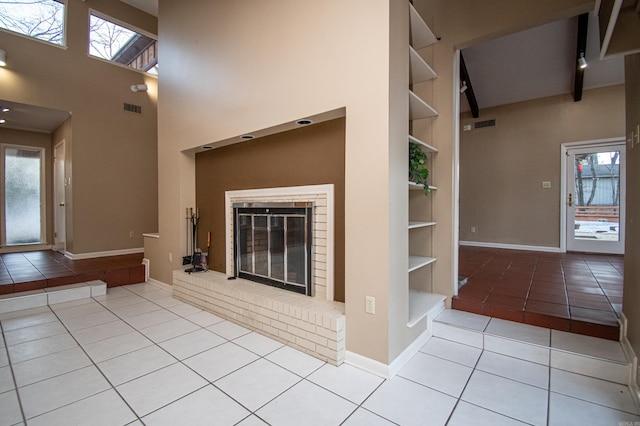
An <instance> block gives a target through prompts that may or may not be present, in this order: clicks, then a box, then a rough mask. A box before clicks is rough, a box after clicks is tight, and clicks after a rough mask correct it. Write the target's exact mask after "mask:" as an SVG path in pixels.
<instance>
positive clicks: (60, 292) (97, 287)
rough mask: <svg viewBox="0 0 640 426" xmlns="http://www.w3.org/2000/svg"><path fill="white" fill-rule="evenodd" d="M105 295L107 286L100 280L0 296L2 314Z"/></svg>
mask: <svg viewBox="0 0 640 426" xmlns="http://www.w3.org/2000/svg"><path fill="white" fill-rule="evenodd" d="M104 294H107V284H106V283H105V282H104V281H99V280H95V281H88V282H84V283H78V284H70V285H63V286H58V287H51V288H44V289H40V290H31V291H23V292H20V293H11V294H5V295H2V296H0V314H4V313H7V312H14V311H19V310H22V309H29V308H36V307H39V306H47V305H55V304H56V303H62V302H69V301H71V300H78V299H86V298H89V297H94V296H101V295H104Z"/></svg>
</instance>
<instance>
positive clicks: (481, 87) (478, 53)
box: [5, 0, 624, 132]
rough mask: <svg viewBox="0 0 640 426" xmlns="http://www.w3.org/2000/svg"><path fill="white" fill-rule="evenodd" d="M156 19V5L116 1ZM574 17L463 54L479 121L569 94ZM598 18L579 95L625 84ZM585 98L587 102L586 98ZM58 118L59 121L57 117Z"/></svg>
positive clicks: (44, 121)
mask: <svg viewBox="0 0 640 426" xmlns="http://www.w3.org/2000/svg"><path fill="white" fill-rule="evenodd" d="M121 1H122V2H124V3H127V4H129V5H131V6H133V7H136V8H138V9H141V10H143V11H145V12H147V13H150V14H152V15H154V16H158V0H121ZM577 27H578V24H577V17H575V18H570V19H563V20H560V21H557V22H553V23H550V24H547V25H543V26H541V27H537V28H533V29H530V30H527V31H523V32H520V33H516V34H513V35H510V36H507V37H503V38H500V39H496V40H493V41H489V42H486V43H483V44H480V45H477V46H473V47H470V48H467V49H464V50H463V55H464V59H465V62H466V65H467V70H468V72H469V75H470V79H471V83H472V86H473V90H474V92H475V95H476V98H477V101H478V105H479V108H480V116H482V109H483V108H489V107H493V106H498V105H506V104H511V103H515V102H521V101H526V100H531V99H536V98H542V97H547V96H554V95H560V94H565V93H570V92H571V91H572V90H573V76H574V72H575V66H574V64H575V60H576V58H575V55H576V43H577ZM598 31H599V29H598V25H597V18H596V17H594V16H593V14H590V16H589V30H588V34H587V53H586V59H587V62H588V63H589V66H588V67H587V69H586V70H585V75H584V89H585V90H588V89H590V88H596V87H604V86H610V85H614V84H621V83H624V58H623V57H617V58H612V59H607V60H604V61H603V60H599V35H598ZM584 96H588V94H585V95H584ZM460 105H461V109H462V111H469V105H468V103H467V99H466V96H464V95H462V96H461V103H460ZM26 108H27V106H26V105H23V106H21V107H20V111H21V113H20V114H16V117H14V118H15V120H17V121H14V122H13V123H14V124H13V125H11V126H9V125H8V124H7V125H5V126H6V127H13V128H20V129H32V130H36V131H46V132H51V131H52V130H53V129H54V128H55V127H56V126H57V125H58V124H59V123H60V122H61V121H64V120H61V121H60V122H57V120H59V117H61V116H64V115H65V114H66V116H68V114H69V113H68V112H66V111H58V112H57V113H53V112H52V111H53V110H47V109H46V108H37V107H36V108H34V109H33V110H32V111H31V112H27V110H26ZM58 114H60V115H58Z"/></svg>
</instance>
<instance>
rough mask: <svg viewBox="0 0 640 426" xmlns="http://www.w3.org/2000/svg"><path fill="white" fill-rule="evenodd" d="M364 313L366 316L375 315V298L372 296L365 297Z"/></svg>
mask: <svg viewBox="0 0 640 426" xmlns="http://www.w3.org/2000/svg"><path fill="white" fill-rule="evenodd" d="M364 311H365V312H366V313H368V314H375V313H376V298H375V297H373V296H366V297H365V308H364Z"/></svg>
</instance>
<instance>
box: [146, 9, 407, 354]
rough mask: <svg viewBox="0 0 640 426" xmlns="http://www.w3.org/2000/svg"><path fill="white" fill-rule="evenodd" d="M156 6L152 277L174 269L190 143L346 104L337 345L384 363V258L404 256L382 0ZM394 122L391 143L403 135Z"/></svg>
mask: <svg viewBox="0 0 640 426" xmlns="http://www.w3.org/2000/svg"><path fill="white" fill-rule="evenodd" d="M393 3H394V4H396V3H398V4H399V3H400V2H393ZM402 6H403V7H404V8H405V9H406V8H407V7H408V6H407V5H405V4H403V5H402ZM363 12H366V13H363ZM159 15H160V22H159V26H160V57H161V58H162V61H163V62H162V79H161V82H162V87H161V90H160V97H161V101H162V108H161V109H160V110H159V212H160V214H159V234H160V238H159V239H155V240H153V239H147V241H146V242H145V244H146V246H145V254H146V256H153V258H152V259H151V275H152V278H154V279H158V280H160V281H163V282H166V283H170V282H171V271H172V270H174V269H178V268H180V267H181V265H180V262H179V261H180V259H179V257H180V255H181V253H183V252H184V251H185V247H184V245H185V242H184V241H185V238H184V232H185V231H184V228H185V227H184V220H183V216H184V209H185V207H190V206H194V205H195V167H194V154H193V153H192V152H191V151H189V150H190V149H192V148H195V147H198V146H201V145H203V144H207V143H213V142H216V141H221V140H226V139H229V138H233V137H237V136H239V135H241V134H244V133H252V132H256V131H260V130H262V129H268V128H271V127H273V126H278V125H280V124H283V123H289V122H292V121H294V120H297V119H299V118H304V117H307V116H312V115H315V114H320V113H324V112H326V111H332V110H336V109H340V108H346V111H347V113H346V126H345V141H346V148H345V163H346V166H345V168H346V176H345V212H346V213H345V263H346V264H347V265H348V267H347V268H346V271H345V282H346V288H345V303H346V310H347V315H348V317H349V326H348V327H347V350H349V351H353V352H356V353H359V354H362V355H364V356H367V357H370V358H373V359H376V360H379V361H381V362H384V363H387V362H389V357H390V355H389V344H388V335H389V330H388V323H389V319H388V318H389V315H391V314H390V312H389V303H388V300H389V292H390V285H389V282H390V265H394V267H395V265H399V266H398V267H399V268H400V269H402V268H403V266H402V262H404V263H405V265H406V263H407V259H406V247H390V242H389V239H390V237H389V233H390V232H389V228H390V226H389V222H390V210H391V209H390V203H389V197H390V192H391V189H390V182H389V173H390V172H389V169H390V160H389V145H390V143H389V138H390V131H391V130H390V126H389V121H390V120H389V115H390V112H389V111H390V107H389V102H390V101H389V84H390V83H389V81H390V78H389V50H390V48H389V30H388V28H389V2H388V0H375V1H370V0H350V1H344V0H327V1H322V2H300V1H298V0H279V1H266V2H238V1H230V0H226V1H217V2H211V1H206V0H197V1H195V0H194V1H192V2H190V4H189V7H184V2H182V1H178V0H167V1H163V2H161V3H160V11H159ZM405 16H406V15H405ZM186 23H188V24H186ZM406 25H407V24H406V23H405V28H404V29H402V30H401V32H400V33H401V34H402V33H404V34H407V29H406ZM406 38H407V39H408V36H407V37H406ZM405 46H406V44H405ZM399 51H401V52H402V53H401V55H403V56H404V57H405V58H408V51H407V49H406V47H403V48H402V49H399ZM404 62H407V60H405V61H404ZM407 76H408V73H407ZM406 78H408V77H406ZM405 87H406V84H405ZM401 96H403V97H405V99H406V96H407V94H406V93H404V94H403V95H401ZM405 102H406V100H405ZM403 121H405V122H406V115H405V119H404V120H403ZM395 132H396V133H395V134H394V140H395V141H401V140H403V139H405V138H406V130H405V131H404V132H403V133H399V132H398V131H397V130H395ZM403 163H404V162H403ZM405 167H406V165H405ZM374 171H375V172H374ZM402 178H403V179H402V182H403V185H402V188H403V189H404V188H405V187H406V174H405V175H404V176H403V177H402ZM396 184H397V185H399V182H396ZM394 192H397V191H394ZM404 209H406V202H405V207H404ZM398 214H399V215H401V216H403V217H404V220H405V221H406V220H407V219H406V217H407V215H406V210H405V214H404V215H402V212H400V213H398ZM362 218H367V220H362ZM398 226H399V227H400V228H401V227H402V226H401V225H398ZM373 230H375V232H373ZM403 232H405V233H406V225H405V226H404V229H403ZM169 259H173V261H169ZM406 269H407V268H406V266H404V270H405V271H406ZM404 275H405V277H404V280H405V283H406V272H405V274H404ZM400 280H402V277H400ZM394 285H399V287H400V288H402V287H403V286H402V282H401V281H400V283H394ZM404 288H405V294H406V284H405V285H404ZM365 295H371V296H374V297H376V301H377V304H376V308H377V313H376V315H370V314H366V313H365V312H364V301H365ZM405 298H406V297H405ZM405 318H406V317H405ZM405 323H406V319H405Z"/></svg>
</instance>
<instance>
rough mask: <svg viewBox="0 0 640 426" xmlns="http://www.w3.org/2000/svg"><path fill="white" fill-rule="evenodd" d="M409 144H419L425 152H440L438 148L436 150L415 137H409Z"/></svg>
mask: <svg viewBox="0 0 640 426" xmlns="http://www.w3.org/2000/svg"><path fill="white" fill-rule="evenodd" d="M409 142H414V143H417V144H418V145H420V146H421V147H422V150H423V151H424V152H438V148H436V147H435V146H431V145H429V144H428V143H426V142H422V141H421V140H420V139H418V138H416V137H415V136H411V135H409Z"/></svg>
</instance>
